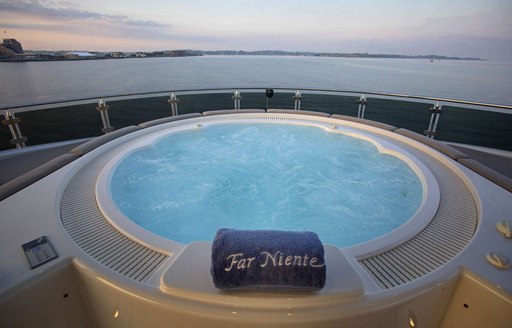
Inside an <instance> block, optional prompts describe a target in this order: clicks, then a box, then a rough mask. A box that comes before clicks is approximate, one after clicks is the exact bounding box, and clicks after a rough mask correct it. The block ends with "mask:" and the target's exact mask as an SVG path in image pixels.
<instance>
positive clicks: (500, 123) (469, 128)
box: [436, 106, 512, 151]
mask: <svg viewBox="0 0 512 328" xmlns="http://www.w3.org/2000/svg"><path fill="white" fill-rule="evenodd" d="M442 109H443V113H442V114H441V117H440V119H439V124H438V126H437V132H438V134H437V136H436V139H438V140H443V141H451V142H456V143H463V144H470V145H476V146H483V147H491V148H498V149H504V150H510V151H512V114H507V113H499V112H491V111H483V110H476V109H471V108H462V107H452V106H443V107H442Z"/></svg>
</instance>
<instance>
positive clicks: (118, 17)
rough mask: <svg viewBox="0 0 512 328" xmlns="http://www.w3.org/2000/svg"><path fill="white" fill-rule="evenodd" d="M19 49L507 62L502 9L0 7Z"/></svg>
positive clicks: (445, 0)
mask: <svg viewBox="0 0 512 328" xmlns="http://www.w3.org/2000/svg"><path fill="white" fill-rule="evenodd" d="M0 29H2V30H3V31H6V32H4V35H3V37H4V38H5V37H10V38H16V39H17V40H18V41H20V42H21V43H22V44H23V47H24V48H25V49H33V50H35V49H41V50H42V49H45V50H89V51H154V50H168V49H203V50H268V49H272V50H289V51H318V52H368V53H393V54H407V55H416V54H432V53H434V54H436V55H447V56H464V57H466V56H467V57H481V58H486V59H498V60H502V59H506V60H512V0H381V1H377V0H309V1H305V0H222V1H221V0H218V1H215V0H183V1H177V0H142V1H141V0H119V1H107V0H63V1H59V0H0Z"/></svg>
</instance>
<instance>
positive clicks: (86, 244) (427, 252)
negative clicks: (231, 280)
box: [59, 112, 477, 326]
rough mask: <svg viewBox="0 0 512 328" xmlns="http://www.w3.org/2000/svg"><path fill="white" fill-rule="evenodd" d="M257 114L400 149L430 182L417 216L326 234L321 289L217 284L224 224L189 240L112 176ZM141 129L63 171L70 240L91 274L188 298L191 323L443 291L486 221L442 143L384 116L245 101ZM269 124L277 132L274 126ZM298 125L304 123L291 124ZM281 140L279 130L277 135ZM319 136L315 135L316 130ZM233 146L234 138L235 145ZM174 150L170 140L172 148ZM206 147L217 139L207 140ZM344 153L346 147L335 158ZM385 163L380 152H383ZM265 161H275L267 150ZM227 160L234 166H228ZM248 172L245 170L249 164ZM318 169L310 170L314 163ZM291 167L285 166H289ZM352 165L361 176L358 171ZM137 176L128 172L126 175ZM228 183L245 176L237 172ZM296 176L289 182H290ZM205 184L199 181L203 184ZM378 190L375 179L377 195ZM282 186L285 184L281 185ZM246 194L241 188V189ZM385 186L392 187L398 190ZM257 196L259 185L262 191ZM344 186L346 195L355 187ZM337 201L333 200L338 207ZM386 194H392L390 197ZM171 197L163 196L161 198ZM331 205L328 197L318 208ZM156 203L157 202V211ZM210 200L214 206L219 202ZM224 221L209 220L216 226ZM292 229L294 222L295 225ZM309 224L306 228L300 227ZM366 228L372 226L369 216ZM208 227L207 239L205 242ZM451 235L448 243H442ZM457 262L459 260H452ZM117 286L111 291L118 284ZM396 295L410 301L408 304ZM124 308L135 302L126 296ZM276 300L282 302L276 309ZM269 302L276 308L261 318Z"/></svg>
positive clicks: (404, 163) (254, 120)
mask: <svg viewBox="0 0 512 328" xmlns="http://www.w3.org/2000/svg"><path fill="white" fill-rule="evenodd" d="M254 125H257V126H259V127H265V128H269V129H273V130H275V131H277V134H283V132H282V131H283V130H281V129H283V128H284V129H285V130H286V129H289V128H290V129H292V130H294V131H300V133H298V132H295V133H296V134H303V133H304V130H303V129H305V130H307V131H312V132H313V133H314V134H318V136H321V137H322V138H323V137H325V138H332V139H333V144H332V145H331V147H335V148H336V149H337V147H341V145H340V144H341V141H340V140H342V139H349V140H351V141H354V142H355V144H356V146H355V147H356V148H358V149H359V148H364V147H367V148H369V149H371V154H372V155H367V156H368V157H369V158H372V157H373V156H377V158H382V157H383V158H386V159H389V160H391V162H392V163H394V164H393V165H392V166H396V165H399V166H401V167H402V168H405V170H406V171H408V172H409V173H408V175H409V176H410V177H411V178H412V180H413V181H419V185H420V187H419V190H418V189H417V190H416V194H417V198H416V202H417V203H416V206H417V207H414V208H413V209H411V211H410V212H409V214H407V215H406V216H407V218H405V219H404V221H403V223H401V224H400V223H399V224H398V225H399V226H398V227H392V228H391V231H389V230H388V231H387V232H386V231H384V232H381V233H382V234H381V235H380V236H378V237H374V236H371V237H369V238H370V240H367V241H364V242H359V243H358V242H357V241H356V242H355V244H354V243H351V244H345V245H344V244H337V242H338V241H337V240H336V239H334V241H332V242H325V241H323V242H324V249H325V259H326V260H325V261H326V262H325V263H326V267H327V272H326V274H327V275H326V283H325V287H324V288H323V289H322V290H320V291H318V292H315V293H293V294H292V293H287V292H281V293H267V292H266V291H265V292H263V293H257V292H240V293H224V292H223V291H222V290H218V289H216V288H215V286H214V285H213V282H212V278H211V275H210V264H211V245H212V243H211V241H209V240H211V239H212V235H208V236H206V237H194V239H195V241H186V240H185V241H180V240H179V238H178V237H163V236H161V235H159V234H157V233H155V232H151V231H149V230H148V229H146V228H144V227H142V226H141V225H139V224H137V223H135V222H134V221H132V219H131V218H128V216H127V215H126V214H124V213H123V212H122V211H121V209H120V208H119V207H118V205H116V203H115V201H114V200H115V196H112V195H113V189H114V188H113V187H112V181H113V178H114V177H115V174H116V172H117V169H119V168H121V169H122V167H123V165H124V164H123V163H125V160H126V159H129V158H134V159H136V158H137V157H138V155H137V154H140V152H145V151H146V150H150V148H151V145H158V144H159V143H165V142H173V141H176V140H178V139H180V138H181V137H183V138H185V137H190V136H193V135H199V136H203V137H202V138H203V139H201V138H200V140H202V142H197V141H196V144H201V143H203V142H204V143H205V145H207V147H206V148H208V149H209V150H210V145H209V143H206V142H205V140H204V138H205V137H204V136H206V135H207V134H204V133H205V132H208V131H213V132H214V131H216V130H218V129H221V130H222V129H224V128H228V129H232V128H233V127H235V128H237V129H242V130H240V131H243V130H244V129H245V128H249V129H252V127H253V126H254ZM130 129H131V131H132V133H129V134H128V135H124V136H122V137H119V138H117V139H115V140H114V141H112V142H109V143H108V144H105V145H104V146H102V147H98V148H95V149H94V150H92V151H91V152H89V153H87V154H86V155H84V156H83V157H82V158H81V159H80V161H79V162H77V163H76V165H74V166H73V167H72V168H70V169H71V172H69V174H68V175H67V177H66V179H65V180H64V181H62V185H63V187H62V197H61V201H60V204H59V206H60V217H61V222H62V226H63V228H64V230H65V231H66V233H67V235H68V236H69V237H70V239H71V240H72V241H73V242H74V243H76V246H77V247H78V248H79V249H80V250H81V252H83V255H81V256H80V260H79V261H80V262H79V263H82V264H83V267H84V268H91V271H90V273H91V277H93V278H92V279H93V280H94V279H96V278H94V277H96V275H97V273H99V272H101V275H103V276H105V277H107V278H98V279H100V281H101V284H102V285H103V286H106V285H108V286H112V288H115V289H118V290H126V291H127V293H129V294H130V295H143V294H144V295H145V296H144V299H147V300H148V302H150V303H154V302H158V303H159V304H169V306H171V307H172V308H176V306H177V307H178V308H180V307H181V306H183V305H184V304H186V307H184V308H180V309H177V308H176V310H175V311H174V310H173V311H174V312H179V313H180V314H179V316H180V317H181V315H183V316H182V317H183V318H185V317H186V318H187V319H186V320H185V319H184V320H185V321H183V323H185V322H189V321H188V320H189V319H190V316H191V315H192V316H195V314H191V313H197V315H198V316H200V317H202V318H203V319H204V318H206V317H207V318H209V319H207V320H213V321H215V322H216V324H215V325H217V326H219V325H224V324H225V323H226V322H228V321H229V322H231V323H233V322H237V321H231V320H249V321H252V322H259V323H262V324H264V325H268V324H269V322H270V321H271V322H273V323H274V324H275V325H277V326H280V325H281V324H285V323H287V324H291V323H293V322H296V320H300V321H301V322H307V320H308V319H307V318H308V316H309V314H310V313H312V312H318V313H320V312H321V313H328V316H329V317H332V318H337V319H333V321H332V322H333V323H335V322H341V321H340V320H342V319H341V318H349V317H353V316H360V318H364V317H365V316H364V315H363V313H364V311H366V310H367V309H370V308H381V307H386V306H388V304H389V301H390V300H391V299H395V298H396V295H402V296H404V298H402V299H403V300H406V299H408V297H409V296H411V295H419V294H421V293H423V291H425V290H427V289H429V288H430V287H427V286H432V284H435V285H436V287H435V290H436V291H439V292H442V291H443V290H447V289H446V288H445V287H444V286H445V285H444V284H437V282H439V281H440V280H439V279H441V280H443V281H447V283H449V284H453V281H454V280H453V279H452V278H453V277H454V276H453V272H456V271H453V268H455V266H456V265H457V264H456V262H454V259H456V258H457V255H458V254H460V252H462V251H463V249H464V248H465V247H466V245H468V243H469V242H470V241H471V239H472V237H473V234H474V231H475V227H476V223H477V210H476V205H475V200H474V197H473V196H472V193H471V190H470V189H469V188H468V185H467V183H466V181H465V180H464V179H465V178H464V175H463V174H461V173H460V170H459V169H458V168H456V166H455V165H454V164H453V163H452V162H450V161H449V160H447V159H446V158H444V157H443V156H440V155H439V154H437V153H436V152H435V151H433V150H432V149H429V148H428V147H424V146H422V145H418V144H416V143H414V142H412V141H410V140H408V139H407V138H404V137H402V136H400V135H399V134H397V133H395V132H392V131H388V130H385V129H382V128H379V127H372V126H367V125H364V124H360V123H355V122H350V121H347V120H343V119H336V118H329V117H318V116H311V115H294V114H291V113H282V114H281V113H263V112H255V113H251V112H249V113H247V112H240V113H236V112H235V113H234V114H231V113H228V114H221V115H211V116H210V115H204V116H201V115H199V116H195V117H192V118H190V117H189V118H186V119H180V120H177V121H173V120H172V119H169V120H167V122H165V123H160V122H157V123H156V124H148V125H142V126H141V127H138V128H137V127H132V128H130ZM295 129H297V130H295ZM279 131H281V132H279ZM263 133H265V134H270V132H269V131H264V132H263ZM287 133H288V134H292V132H290V131H288V132H287ZM257 135H259V134H257ZM251 138H254V137H251ZM249 139H250V138H249ZM271 139H272V140H274V139H275V137H274V138H271ZM307 139H315V138H311V136H309V137H308V138H307ZM220 140H222V139H220ZM235 140H236V139H235ZM320 140H322V139H320ZM301 142H305V141H301ZM220 143H221V144H223V143H224V144H230V143H231V144H233V143H234V141H233V140H231V141H229V142H226V141H225V140H224V142H220ZM299 143H300V142H299ZM180 144H181V143H180ZM324 144H328V142H326V141H325V140H324V141H319V140H316V141H315V145H313V146H309V148H315V147H316V148H322V147H323V145H324ZM276 145H278V143H276ZM321 146H322V147H321ZM156 148H158V146H157V147H156ZM197 149H199V148H197ZM228 149H230V148H229V147H228ZM302 149H305V148H302ZM327 149H328V151H327V153H328V154H329V155H332V154H331V153H333V152H335V151H334V150H333V148H329V147H327ZM180 151H182V150H181V148H179V147H178V148H177V149H175V150H173V151H170V152H169V154H168V155H169V156H170V157H171V158H174V157H179V156H178V155H177V154H178V153H179V152H180ZM231 151H232V150H231ZM166 152H167V151H164V153H166ZM203 152H206V150H204V149H203ZM239 152H240V150H237V151H236V153H239ZM200 155H201V154H200ZM249 155H252V151H250V152H249V154H246V155H244V156H249ZM165 156H166V155H165V154H164V155H162V154H160V155H157V156H156V158H159V157H165ZM258 156H259V157H261V156H262V155H261V154H260V155H257V156H256V157H257V158H259V157H258ZM273 156H274V155H273ZM183 157H188V155H187V156H185V155H183ZM198 157H199V158H203V161H204V163H209V162H212V161H213V160H214V158H215V157H214V156H212V155H208V156H198ZM291 157H292V158H293V157H294V156H291ZM342 157H343V156H342ZM345 157H347V156H345ZM334 158H337V157H334ZM253 159H254V158H253ZM217 160H218V159H217ZM338 160H339V158H337V159H336V160H334V162H336V161H338ZM129 161H130V160H128V161H127V162H126V163H128V162H129ZM145 161H147V159H145ZM149 161H150V162H154V164H157V162H159V160H158V159H155V158H153V159H149ZM323 162H329V161H327V160H325V157H324V161H319V163H318V165H323V164H324V163H323ZM369 162H370V163H373V162H376V161H375V160H373V161H369ZM378 162H379V163H380V162H381V160H379V161H378ZM172 163H176V161H172ZM297 163H300V161H298V162H297ZM397 163H398V164H397ZM265 164H268V163H267V162H266V161H265ZM373 164H375V163H373ZM166 165H167V164H166ZM166 165H164V167H165V168H164V169H163V171H165V170H169V167H168V166H166ZM173 165H174V164H173ZM224 165H225V166H228V165H230V166H229V169H227V170H226V171H224V172H225V173H226V172H231V171H237V170H236V167H238V168H240V167H239V166H240V165H241V164H240V162H235V163H232V162H231V161H230V160H228V161H227V162H225V163H224ZM233 165H234V166H233ZM315 165H316V164H315ZM146 166H147V165H146ZM157 166H158V165H157ZM296 166H297V165H295V166H294V167H293V170H290V173H296V172H297V171H299V170H298V169H297V167H296ZM349 166H351V165H349ZM352 166H353V165H352ZM320 167H322V166H320ZM335 167H336V166H335ZM184 168H185V170H186V169H187V168H188V169H190V166H189V164H186V165H184ZM323 170H324V169H323V168H322V170H320V172H324V171H323ZM334 170H335V171H336V173H330V174H329V176H330V177H331V179H322V178H318V177H319V175H316V178H317V179H318V180H327V181H330V180H335V179H336V178H337V177H333V176H336V175H340V176H341V174H340V173H338V172H337V170H338V171H339V170H341V169H340V168H335V169H334ZM219 171H221V172H222V170H220V169H219ZM240 171H242V172H244V170H239V172H240ZM315 171H316V170H311V169H309V170H306V171H305V172H306V173H307V172H315ZM119 172H121V171H119ZM127 172H128V173H129V174H130V172H132V173H133V170H132V169H128V170H127ZM137 173H138V172H137ZM283 174H284V173H281V175H283ZM367 174H368V175H370V174H369V173H367ZM373 174H375V173H373ZM151 175H155V176H158V177H160V173H159V172H158V171H156V173H155V172H153V173H150V174H149V176H151ZM377 175H379V174H377ZM382 175H388V174H387V173H386V174H380V176H382ZM149 176H148V175H147V174H146V173H142V178H141V177H139V178H141V179H146V180H145V181H147V180H148V179H149ZM178 176H179V175H178ZM225 176H226V174H224V173H223V174H221V175H220V176H219V177H225ZM279 176H280V175H279V174H278V175H277V176H273V177H272V179H274V180H277V179H278V177H279ZM349 176H353V174H352V175H349ZM380 176H379V178H380ZM219 177H218V178H219ZM324 177H325V175H324ZM203 179H204V178H203V177H201V178H200V179H199V181H200V182H195V183H187V184H185V185H182V187H181V189H180V190H179V191H180V192H182V191H183V189H184V188H185V187H186V186H188V185H199V186H203V187H204V185H203V184H202V181H203ZM219 179H220V178H219ZM259 179H260V180H261V179H264V176H263V177H261V176H260V178H259ZM302 179H303V180H304V179H305V178H304V177H303V178H302ZM129 180H130V179H128V178H127V179H126V181H129ZM155 180H159V179H155ZM311 180H313V179H311ZM395 180H399V181H397V182H398V183H399V184H398V185H400V183H401V181H400V180H401V179H395ZM220 181H224V180H222V179H221V180H220ZM168 184H169V183H167V185H168ZM219 185H223V186H233V185H230V184H226V183H224V184H219ZM143 186H144V184H143V185H142V187H143ZM256 186H259V181H258V184H256V183H254V186H253V187H252V188H247V189H248V190H254V187H256ZM284 186H287V184H286V183H285V184H284ZM125 187H130V188H133V189H134V190H136V189H137V188H139V187H141V185H139V186H138V187H137V186H136V185H131V184H130V183H128V184H127V185H125ZM228 189H229V188H228ZM235 189H236V188H235ZM313 189H314V188H313ZM328 189H329V188H328ZM341 189H343V188H341ZM345 189H346V188H345ZM304 190H308V189H307V188H305V189H304ZM271 191H272V190H271ZM147 192H148V193H149V192H150V191H147ZM196 192H197V190H195V191H193V192H192V193H196ZM366 192H367V190H366V191H365V195H366ZM160 193H162V194H164V192H157V193H156V194H152V195H151V197H149V198H150V199H152V198H157V197H158V195H160ZM184 193H185V194H187V193H188V192H184ZM282 193H283V192H282V191H281V192H280V193H279V195H282ZM408 193H409V192H407V194H408ZM413 193H414V192H413ZM166 194H167V195H170V196H171V197H170V199H174V198H173V197H174V196H175V192H172V193H166ZM234 194H235V195H236V196H238V193H236V192H235V193H234ZM384 194H385V196H386V192H384ZM397 194H398V195H399V198H398V199H400V197H401V198H402V199H403V197H404V193H403V192H398V193H397ZM217 195H218V193H217V192H215V193H214V196H217ZM249 195H250V196H251V197H252V196H254V194H251V193H249ZM329 196H330V194H328V196H320V197H312V196H310V198H311V199H315V200H316V201H320V200H319V198H322V197H325V198H328V197H329ZM337 197H338V198H342V197H343V196H337ZM275 198H278V197H277V196H276V197H275ZM306 198H307V197H306ZM306 198H304V199H306ZM206 199H210V197H206ZM271 199H272V198H271ZM138 200H139V199H138V198H136V200H133V201H131V202H132V203H133V202H136V203H137V202H138ZM441 200H442V201H441ZM231 202H232V201H230V202H227V203H225V204H226V205H225V206H226V207H227V208H229V206H228V205H229V204H230V203H231ZM331 202H332V201H331ZM331 202H327V203H324V204H322V205H321V206H324V207H328V204H330V203H331ZM381 202H384V201H383V200H381ZM418 202H419V204H418ZM160 203H161V201H159V204H160ZM326 204H327V205H326ZM319 207H320V206H317V208H316V209H318V208H319ZM360 207H370V211H369V212H371V211H372V210H373V208H371V206H370V205H362V206H360ZM365 210H368V208H366V209H365ZM145 211H146V212H147V210H145ZM206 211H207V212H208V210H206ZM143 212H144V211H143ZM319 212H320V211H319ZM151 216H152V215H151ZM341 216H342V215H340V214H339V212H338V213H335V214H334V217H336V218H338V217H341ZM197 217H198V221H195V223H190V224H188V225H185V227H186V228H192V229H195V228H202V227H201V225H202V223H201V222H202V221H201V220H202V219H203V217H204V214H203V215H197ZM187 220H188V219H187ZM358 220H359V219H358ZM185 221H186V220H185ZM235 222H236V220H235ZM229 224H233V223H229ZM226 225H227V226H226ZM321 226H322V224H321V223H320V224H319V225H316V226H312V227H310V228H307V229H310V230H313V231H315V230H317V229H319V228H318V227H321ZM222 227H230V226H229V225H228V224H227V223H226V224H224V223H222ZM216 228H217V227H211V228H209V229H211V231H212V234H213V231H214V230H215V229H216ZM258 228H259V227H258ZM272 228H274V227H272ZM285 229H292V230H293V228H290V227H286V228H285ZM299 229H300V230H302V229H304V228H303V227H300V228H299ZM299 229H297V230H299ZM356 229H358V228H356ZM361 229H363V230H364V226H363V227H362V228H361ZM157 232H158V231H157ZM335 235H337V233H336V234H335ZM203 238H204V239H205V240H204V241H201V239H203ZM198 240H199V241H198ZM440 245H443V246H442V247H440ZM452 262H454V263H455V264H453V265H452ZM86 279H89V278H86ZM105 284H106V285H105ZM450 286H452V285H450ZM109 288H110V287H109ZM107 289H108V288H107ZM107 289H105V291H103V289H102V290H98V292H100V293H102V294H105V293H107V292H106V290H107ZM146 292H147V295H146V294H145V293H146ZM123 293H124V292H123ZM407 295H409V296H407ZM105 297H108V296H107V294H105ZM141 297H142V296H141ZM137 298H139V296H137ZM141 299H142V298H141ZM400 304H401V303H400ZM283 306H286V308H283ZM393 306H401V305H398V303H397V304H395V305H393ZM122 308H124V309H126V307H125V306H124V305H123V306H122ZM396 308H397V307H395V309H396ZM276 309H282V310H279V311H277V312H276ZM116 311H117V309H114V310H113V313H114V314H115V313H117V312H116ZM400 311H401V310H400ZM258 313H262V314H263V313H264V314H265V315H264V316H262V317H261V318H260V317H258V318H257V317H256V316H257V314H258ZM355 313H358V314H355ZM406 313H407V312H406ZM249 318H250V319H249ZM322 318H323V316H317V319H318V320H320V321H322V320H323V319H322ZM317 319H315V320H317ZM201 320H202V319H201ZM205 320H206V319H205ZM269 320H270V321H269ZM290 320H291V321H290ZM304 320H305V321H304ZM362 320H366V319H362ZM221 323H222V324H221Z"/></svg>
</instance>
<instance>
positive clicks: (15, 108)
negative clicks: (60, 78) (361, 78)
mask: <svg viewBox="0 0 512 328" xmlns="http://www.w3.org/2000/svg"><path fill="white" fill-rule="evenodd" d="M266 89H273V90H275V91H276V90H278V91H290V92H295V91H296V90H297V89H299V90H300V91H301V92H304V91H307V92H312V93H335V94H346V95H360V94H366V95H373V96H380V97H393V98H405V99H414V100H425V101H434V102H442V103H451V104H460V105H470V106H478V107H486V108H498V109H505V110H511V111H512V105H501V104H491V103H483V102H475V101H466V100H459V99H449V98H437V97H429V96H416V95H408V94H399V93H387V92H375V91H358V90H337V89H317V88H285V87H275V88H272V87H271V88H268V87H265V88H263V87H243V88H207V89H175V90H164V91H151V92H140V93H128V94H113V95H102V96H97V97H85V98H77V99H64V100H55V101H48V102H37V103H29V104H14V105H8V106H0V111H5V110H9V111H10V112H11V113H20V112H25V111H31V110H39V109H48V108H58V107H65V106H71V105H81V104H88V103H96V102H98V99H105V100H109V101H116V100H128V99H138V98H150V97H156V96H159V95H161V96H168V95H170V94H171V93H175V94H198V93H218V92H219V91H226V92H232V91H233V90H243V91H263V92H264V91H265V90H266ZM55 105H57V106H55ZM49 106H51V107H49Z"/></svg>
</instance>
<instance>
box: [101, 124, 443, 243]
mask: <svg viewBox="0 0 512 328" xmlns="http://www.w3.org/2000/svg"><path fill="white" fill-rule="evenodd" d="M333 127H334V128H333ZM333 127H326V126H322V125H296V124H283V123H281V124H270V123H263V122H253V123H250V124H249V123H243V124H241V123H238V124H233V123H227V124H226V123H224V124H221V123H218V122H217V123H215V124H212V123H210V124H208V123H206V124H201V125H200V126H197V125H193V126H191V127H190V128H189V129H186V130H181V129H180V131H173V129H170V130H166V131H165V132H163V133H158V134H156V135H153V136H151V137H149V138H145V139H144V140H143V141H140V142H139V143H137V145H135V146H133V147H131V148H130V149H129V150H127V151H126V152H123V153H122V154H120V155H119V156H118V157H116V158H115V159H114V160H113V162H112V164H111V166H112V168H113V172H112V173H111V174H106V175H105V176H106V177H107V181H106V182H105V184H107V186H106V188H105V189H106V190H110V191H111V195H110V197H111V198H112V199H113V201H114V203H115V206H116V207H117V208H118V209H119V212H121V213H122V214H123V215H124V216H126V217H127V218H128V219H130V220H132V221H133V222H135V223H136V224H138V225H140V226H141V227H143V228H145V229H147V230H149V231H151V232H153V233H155V234H158V235H160V236H162V237H165V238H168V239H171V240H174V241H177V242H180V243H183V244H188V243H190V242H194V241H202V240H203V241H211V240H212V238H213V236H214V235H215V232H216V231H217V229H220V228H235V229H253V230H257V229H268V230H294V231H301V230H308V231H314V232H316V233H317V234H318V235H319V236H320V239H321V240H322V241H323V242H324V243H327V244H332V245H335V246H338V247H347V246H352V245H355V244H359V243H363V242H366V241H369V240H372V239H375V238H377V237H379V236H382V235H384V234H387V233H389V232H391V231H393V230H395V229H396V228H398V227H399V226H401V225H402V224H403V223H405V222H406V221H407V220H409V219H410V218H412V217H413V216H414V214H415V213H416V212H417V211H418V210H419V208H420V206H421V205H422V201H423V199H424V198H426V197H427V195H426V193H425V192H424V190H426V187H427V186H425V188H423V187H424V186H423V184H422V181H427V179H425V178H424V176H425V174H426V173H425V170H422V169H420V167H419V166H418V165H417V164H416V163H417V161H415V160H414V159H412V156H411V155H410V154H407V153H406V152H405V151H403V150H401V149H399V148H397V147H392V146H391V145H390V144H389V143H385V142H384V141H382V140H378V139H376V138H375V137H373V138H369V137H367V136H364V135H361V134H357V133H352V134H351V135H350V131H349V130H346V129H345V130H344V129H341V128H336V127H335V126H333ZM420 177H422V178H420ZM430 189H431V190H432V189H433V188H432V187H431V188H430ZM110 197H106V199H109V198H110ZM101 199H103V198H100V200H101Z"/></svg>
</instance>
